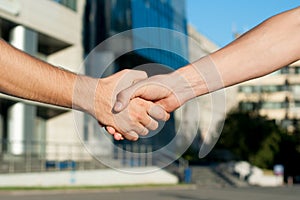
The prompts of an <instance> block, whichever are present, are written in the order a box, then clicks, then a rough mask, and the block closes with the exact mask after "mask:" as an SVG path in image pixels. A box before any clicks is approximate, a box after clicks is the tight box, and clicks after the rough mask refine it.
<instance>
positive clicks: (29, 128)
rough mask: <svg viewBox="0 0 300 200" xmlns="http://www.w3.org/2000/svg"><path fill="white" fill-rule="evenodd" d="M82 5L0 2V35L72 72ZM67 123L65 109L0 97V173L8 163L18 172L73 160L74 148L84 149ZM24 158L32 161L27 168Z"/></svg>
mask: <svg viewBox="0 0 300 200" xmlns="http://www.w3.org/2000/svg"><path fill="white" fill-rule="evenodd" d="M84 5H85V1H83V0H78V1H72V0H65V1H59V0H56V1H53V0H40V1H34V0H3V1H0V36H1V38H2V39H4V40H5V41H7V42H9V43H11V44H12V45H13V46H15V47H17V48H19V49H21V50H23V51H25V52H27V53H29V54H31V55H33V56H35V57H38V58H40V59H42V60H45V61H47V62H49V63H52V64H53V65H56V66H61V67H64V68H66V69H68V70H71V71H74V72H77V71H78V69H79V66H80V65H81V63H82V60H83V47H82V26H83V25H82V16H83V12H84ZM72 118H73V114H72V112H70V110H67V109H62V108H58V107H53V106H49V105H45V104H37V103H33V102H27V101H23V100H20V99H17V98H13V97H11V96H7V95H4V94H1V95H0V141H1V142H0V144H1V145H0V159H1V169H2V170H3V171H4V172H5V171H7V167H6V166H7V165H8V164H7V163H10V164H11V165H9V166H10V168H9V171H17V169H16V167H17V166H19V167H21V165H23V166H25V165H26V164H30V165H31V164H32V165H33V164H34V162H33V161H32V160H34V159H36V158H38V159H36V160H38V161H41V162H44V161H45V160H51V159H67V158H68V159H75V158H72V157H70V151H71V150H70V149H74V146H76V147H77V148H78V149H79V148H80V151H77V153H79V152H82V151H83V150H82V149H83V148H81V147H80V144H81V143H80V141H79V140H78V137H77V134H76V131H75V129H74V123H73V121H72ZM68 144H72V145H73V147H72V146H68ZM59 149H60V150H59ZM58 152H60V153H58ZM71 154H72V153H71ZM81 154H84V153H81ZM72 155H73V156H74V155H75V154H72ZM78 155H79V154H78ZM78 155H77V156H78ZM26 156H27V158H29V159H31V160H30V161H29V162H27V163H25V162H24V159H23V158H24V157H26ZM14 162H16V163H20V164H19V165H17V164H15V163H14ZM12 164H13V167H11V166H12ZM0 171H1V170H0Z"/></svg>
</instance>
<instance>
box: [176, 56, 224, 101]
mask: <svg viewBox="0 0 300 200" xmlns="http://www.w3.org/2000/svg"><path fill="white" fill-rule="evenodd" d="M177 71H178V73H180V74H181V76H182V77H184V78H185V80H186V81H187V82H188V83H189V84H190V87H191V89H192V90H193V94H194V96H193V97H192V98H194V97H197V96H201V95H204V94H207V93H210V92H213V91H216V90H218V89H220V88H223V87H224V84H223V80H222V78H221V75H220V73H219V70H218V68H217V67H216V65H215V64H214V62H213V60H212V58H211V57H210V56H205V57H203V58H201V59H199V60H197V61H196V62H194V63H191V64H189V65H187V66H185V67H183V68H180V69H178V70H177Z"/></svg>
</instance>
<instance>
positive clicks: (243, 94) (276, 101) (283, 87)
mask: <svg viewBox="0 0 300 200" xmlns="http://www.w3.org/2000/svg"><path fill="white" fill-rule="evenodd" d="M299 70H300V62H299V61H298V62H295V63H293V64H291V65H289V66H286V67H284V68H282V69H280V70H278V71H276V72H274V73H272V74H270V75H267V76H265V77H262V78H259V79H255V80H252V81H248V82H245V83H243V84H241V86H240V87H239V96H238V99H239V102H240V103H239V107H240V108H241V109H242V110H247V111H257V112H258V113H259V114H260V115H263V116H267V117H268V118H269V119H275V120H276V122H277V123H278V124H280V125H282V126H283V127H284V128H286V129H287V130H288V131H291V132H292V131H293V130H294V126H296V125H297V124H298V121H299V119H300V114H299V113H300V112H299V111H300V104H299V102H300V98H299V97H300V90H299V88H300V77H299V72H300V71H299Z"/></svg>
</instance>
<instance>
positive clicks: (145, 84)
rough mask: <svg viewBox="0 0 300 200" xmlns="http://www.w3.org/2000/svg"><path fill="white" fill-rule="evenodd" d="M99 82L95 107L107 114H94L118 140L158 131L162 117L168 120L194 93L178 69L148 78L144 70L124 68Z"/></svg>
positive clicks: (135, 138) (163, 119)
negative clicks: (177, 71)
mask: <svg viewBox="0 0 300 200" xmlns="http://www.w3.org/2000/svg"><path fill="white" fill-rule="evenodd" d="M99 81H100V83H99V84H98V86H99V88H98V89H99V90H100V91H99V92H96V94H99V96H96V98H95V99H96V101H95V110H96V111H97V108H102V109H101V110H103V111H104V112H106V113H107V115H103V112H96V116H95V117H96V119H98V121H99V123H100V124H101V125H104V126H105V127H106V130H107V131H108V132H109V133H110V134H112V135H113V136H114V139H116V140H122V139H124V138H126V139H128V140H133V141H135V140H137V139H138V138H139V135H143V136H145V135H147V134H148V132H149V130H156V129H157V128H158V121H159V120H161V121H167V120H168V119H169V116H170V112H172V111H174V110H175V109H177V108H178V107H180V106H181V105H182V104H183V103H184V102H186V101H187V100H189V99H191V98H193V97H194V96H195V94H194V91H193V90H192V87H191V86H190V85H189V82H188V81H186V80H185V78H184V77H182V76H181V75H179V74H178V73H176V72H173V73H170V74H165V75H156V76H152V77H150V78H148V77H147V74H146V73H145V72H143V71H136V70H123V71H121V72H119V73H116V74H114V75H112V76H110V77H108V78H104V79H100V80H99ZM101 94H106V95H107V96H105V97H104V96H103V95H102V96H101ZM107 97H111V98H107ZM103 108H104V109H103ZM106 113H105V114H106ZM104 116H105V117H104Z"/></svg>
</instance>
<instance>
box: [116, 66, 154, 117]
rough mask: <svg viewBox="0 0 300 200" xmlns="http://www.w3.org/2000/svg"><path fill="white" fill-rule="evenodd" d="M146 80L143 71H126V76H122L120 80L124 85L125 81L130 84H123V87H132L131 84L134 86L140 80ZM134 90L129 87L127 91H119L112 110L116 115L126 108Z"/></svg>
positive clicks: (145, 74)
mask: <svg viewBox="0 0 300 200" xmlns="http://www.w3.org/2000/svg"><path fill="white" fill-rule="evenodd" d="M146 78H148V75H147V73H146V72H144V71H140V70H126V74H125V75H124V77H123V78H122V79H123V80H124V81H123V82H124V83H125V82H127V81H126V80H129V81H131V82H130V84H125V85H132V84H134V83H136V82H138V81H140V80H143V79H146ZM135 90H136V89H135V88H133V87H129V88H128V89H124V90H123V91H121V92H120V93H119V94H118V95H117V99H116V102H115V104H114V107H113V110H114V111H115V112H117V113H118V112H121V111H122V110H124V109H125V108H126V107H127V106H128V104H129V101H130V99H131V98H132V96H133V94H134V91H135Z"/></svg>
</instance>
